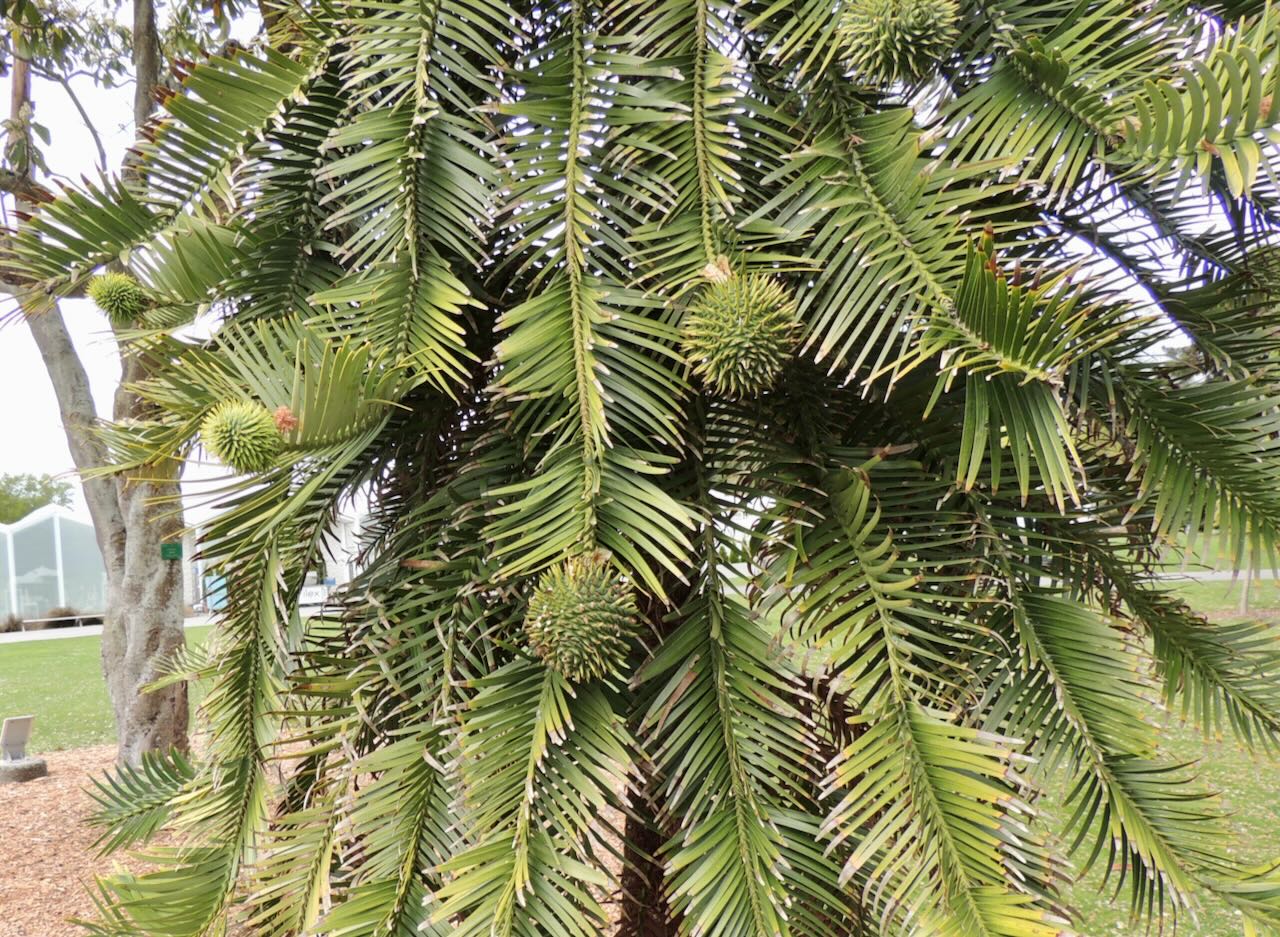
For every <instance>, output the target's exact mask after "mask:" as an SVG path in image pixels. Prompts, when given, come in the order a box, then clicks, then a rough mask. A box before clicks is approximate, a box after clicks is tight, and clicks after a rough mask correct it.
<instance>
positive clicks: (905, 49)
mask: <svg viewBox="0 0 1280 937" xmlns="http://www.w3.org/2000/svg"><path fill="white" fill-rule="evenodd" d="M958 14H959V11H958V8H957V6H956V4H955V2H954V0H851V2H850V3H849V6H848V7H847V8H846V10H845V12H844V15H843V16H842V18H841V20H840V33H841V36H842V38H843V40H844V47H845V49H846V50H847V51H848V54H849V65H850V66H851V67H852V68H853V70H854V71H855V72H857V73H858V75H859V76H861V77H862V78H865V79H868V80H870V81H874V82H878V83H881V84H891V83H893V82H895V81H908V82H910V81H917V80H919V79H920V78H923V77H925V76H926V75H928V74H929V72H930V71H931V70H932V69H933V67H934V65H935V64H936V63H937V62H938V60H939V59H941V58H943V57H944V56H945V55H946V54H947V53H948V52H950V51H951V49H952V47H953V46H954V45H955V42H956V38H957V36H958V35H959V33H958V30H957V29H956V20H957V19H958Z"/></svg>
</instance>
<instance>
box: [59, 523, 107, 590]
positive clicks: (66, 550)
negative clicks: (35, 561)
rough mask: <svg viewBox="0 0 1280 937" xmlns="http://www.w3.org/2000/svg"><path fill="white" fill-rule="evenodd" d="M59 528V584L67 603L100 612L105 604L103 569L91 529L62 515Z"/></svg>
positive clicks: (104, 571) (104, 573) (105, 578)
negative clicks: (60, 542) (60, 576)
mask: <svg viewBox="0 0 1280 937" xmlns="http://www.w3.org/2000/svg"><path fill="white" fill-rule="evenodd" d="M58 524H59V526H60V527H61V530H62V583H63V591H64V592H65V593H66V597H67V605H69V606H70V607H71V608H74V609H75V610H76V611H78V612H101V611H103V610H104V609H105V608H106V604H107V571H106V569H105V568H104V567H103V565H102V552H101V551H100V550H99V549H98V540H97V538H96V537H94V535H93V528H92V527H91V526H90V525H88V524H82V523H80V521H74V520H70V519H69V518H66V517H60V518H58Z"/></svg>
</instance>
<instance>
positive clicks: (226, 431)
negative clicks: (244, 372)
mask: <svg viewBox="0 0 1280 937" xmlns="http://www.w3.org/2000/svg"><path fill="white" fill-rule="evenodd" d="M200 438H201V440H203V442H204V447H205V448H206V449H208V450H209V452H210V453H212V454H213V455H214V456H216V457H217V458H218V459H220V460H221V461H222V462H223V463H224V464H225V465H229V466H231V468H233V469H235V470H236V471H237V472H240V473H242V474H245V475H250V474H253V473H254V472H261V471H264V470H266V469H268V468H270V467H271V464H272V462H273V461H274V460H275V457H276V456H277V455H278V454H279V452H280V449H281V447H282V446H283V445H284V440H283V438H282V437H281V436H280V430H279V429H277V428H276V420H275V417H274V416H273V415H272V414H271V411H270V410H268V409H267V408H266V407H264V406H263V405H262V404H260V403H252V402H249V401H245V400H227V401H224V402H222V403H220V404H218V405H217V406H216V407H214V408H213V410H212V412H210V413H209V415H208V416H206V417H205V418H204V422H203V423H201V424H200Z"/></svg>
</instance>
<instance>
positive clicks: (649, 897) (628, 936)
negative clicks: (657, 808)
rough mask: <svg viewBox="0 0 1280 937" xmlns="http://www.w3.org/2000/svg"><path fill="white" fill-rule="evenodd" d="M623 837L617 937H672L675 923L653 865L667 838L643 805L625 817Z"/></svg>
mask: <svg viewBox="0 0 1280 937" xmlns="http://www.w3.org/2000/svg"><path fill="white" fill-rule="evenodd" d="M625 837H626V843H625V845H624V847H623V857H624V861H625V865H624V866H623V869H622V920H621V923H620V926H619V929H618V937H675V935H676V934H677V928H676V922H675V921H674V920H673V919H672V916H671V910H670V908H668V906H667V899H666V895H665V894H664V893H663V876H662V864H661V863H660V862H659V861H657V855H658V851H659V850H660V849H661V848H662V844H663V843H664V842H665V841H666V839H667V837H666V836H664V835H663V833H662V831H661V829H659V827H658V821H657V818H656V817H655V816H654V811H653V810H652V808H651V807H650V806H649V804H648V803H647V802H644V801H641V802H640V803H637V804H636V805H634V813H633V815H632V816H628V817H627V822H626V829H625Z"/></svg>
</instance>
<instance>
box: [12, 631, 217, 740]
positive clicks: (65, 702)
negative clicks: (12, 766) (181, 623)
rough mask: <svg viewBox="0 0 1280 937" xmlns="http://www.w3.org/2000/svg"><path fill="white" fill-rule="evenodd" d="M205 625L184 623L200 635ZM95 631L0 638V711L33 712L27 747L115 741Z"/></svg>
mask: <svg viewBox="0 0 1280 937" xmlns="http://www.w3.org/2000/svg"><path fill="white" fill-rule="evenodd" d="M208 632H209V628H208V627H207V626H204V627H199V628H188V629H187V641H188V642H193V641H194V642H196V643H198V642H200V641H203V640H204V638H205V636H206V635H207V634H208ZM98 647H99V639H98V638H97V636H90V637H84V638H60V639H58V640H54V641H27V642H20V643H17V644H0V717H2V716H23V715H26V714H28V713H33V714H34V715H35V717H36V724H35V732H34V734H33V735H32V737H31V749H32V750H33V751H35V752H49V751H59V750H61V749H64V748H80V747H83V746H85V745H103V744H106V743H108V742H113V741H115V737H116V730H115V726H114V724H113V721H112V716H111V707H110V704H109V703H108V702H107V686H106V683H105V682H104V681H103V679H102V662H101V658H100V657H99V652H98Z"/></svg>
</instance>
